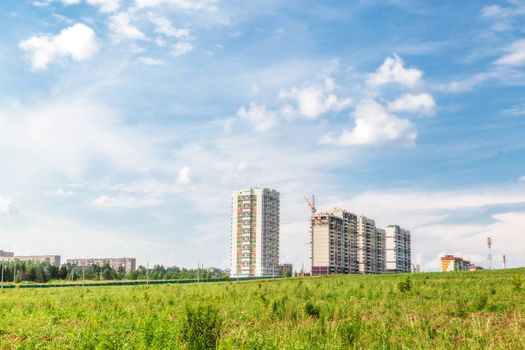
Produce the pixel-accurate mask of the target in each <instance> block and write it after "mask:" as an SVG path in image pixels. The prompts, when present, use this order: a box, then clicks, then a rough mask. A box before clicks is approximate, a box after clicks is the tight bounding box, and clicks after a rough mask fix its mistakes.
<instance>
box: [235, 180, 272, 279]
mask: <svg viewBox="0 0 525 350" xmlns="http://www.w3.org/2000/svg"><path fill="white" fill-rule="evenodd" d="M279 205H280V200H279V192H277V191H275V190H271V189H267V188H263V189H260V188H257V189H245V190H239V191H235V192H233V195H232V204H231V228H230V232H231V254H230V267H231V276H232V277H255V276H276V275H278V273H279V212H280V208H279Z"/></svg>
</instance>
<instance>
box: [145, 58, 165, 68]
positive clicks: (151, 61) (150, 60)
mask: <svg viewBox="0 0 525 350" xmlns="http://www.w3.org/2000/svg"><path fill="white" fill-rule="evenodd" d="M139 62H140V63H142V64H144V65H146V66H158V65H161V64H164V61H162V60H158V59H156V58H153V57H140V58H139Z"/></svg>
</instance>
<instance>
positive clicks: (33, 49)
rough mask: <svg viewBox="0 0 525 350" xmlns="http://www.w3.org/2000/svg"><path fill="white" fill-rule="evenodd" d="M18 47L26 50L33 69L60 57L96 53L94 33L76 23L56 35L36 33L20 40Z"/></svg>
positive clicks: (79, 58)
mask: <svg viewBox="0 0 525 350" xmlns="http://www.w3.org/2000/svg"><path fill="white" fill-rule="evenodd" d="M19 47H20V48H21V49H22V50H24V51H27V52H28V53H29V56H30V60H31V66H32V68H33V70H40V69H44V68H46V67H47V66H48V64H50V63H51V62H53V61H54V60H55V59H58V58H60V57H70V58H72V59H73V60H75V61H83V60H87V59H89V58H92V57H93V56H95V55H96V54H97V53H98V50H99V45H98V42H97V38H96V34H95V32H94V31H93V29H91V28H90V27H88V26H86V25H85V24H82V23H77V24H75V25H73V26H71V27H69V28H66V29H63V30H62V31H61V32H60V33H59V34H58V35H55V36H53V35H49V34H46V35H36V36H32V37H30V38H29V39H26V40H24V41H22V42H21V43H20V44H19Z"/></svg>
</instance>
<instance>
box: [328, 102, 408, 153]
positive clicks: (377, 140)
mask: <svg viewBox="0 0 525 350" xmlns="http://www.w3.org/2000/svg"><path fill="white" fill-rule="evenodd" d="M353 117H354V120H355V126H354V128H353V129H352V130H350V131H349V130H345V131H343V133H342V134H341V135H340V136H338V137H336V138H333V137H331V136H329V135H325V136H324V137H323V138H322V139H321V143H333V144H337V145H345V146H347V145H375V144H385V143H398V144H402V145H412V144H414V142H415V140H416V135H417V133H416V130H415V127H414V125H413V124H412V122H410V121H409V120H408V119H401V118H398V117H397V116H395V115H393V114H391V113H389V112H388V111H387V110H386V109H385V108H384V107H383V106H382V105H380V104H379V103H377V102H376V101H374V100H363V101H361V102H360V103H359V104H358V105H357V107H356V109H355V111H354V112H353Z"/></svg>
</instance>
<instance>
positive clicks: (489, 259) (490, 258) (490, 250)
mask: <svg viewBox="0 0 525 350" xmlns="http://www.w3.org/2000/svg"><path fill="white" fill-rule="evenodd" d="M487 246H488V248H489V256H488V257H487V260H488V265H489V266H488V269H489V270H493V269H494V266H492V238H490V237H488V238H487Z"/></svg>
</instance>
